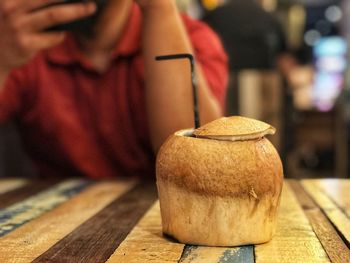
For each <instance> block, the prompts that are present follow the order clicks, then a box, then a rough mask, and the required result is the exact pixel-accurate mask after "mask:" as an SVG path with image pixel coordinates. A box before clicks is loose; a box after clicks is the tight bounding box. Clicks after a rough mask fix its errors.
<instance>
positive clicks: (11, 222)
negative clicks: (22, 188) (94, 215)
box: [0, 179, 91, 237]
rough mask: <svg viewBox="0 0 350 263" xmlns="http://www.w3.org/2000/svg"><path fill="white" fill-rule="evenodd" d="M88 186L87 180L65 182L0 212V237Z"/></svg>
mask: <svg viewBox="0 0 350 263" xmlns="http://www.w3.org/2000/svg"><path fill="white" fill-rule="evenodd" d="M90 184H91V181H87V180H76V179H75V180H67V181H64V182H62V183H59V184H57V185H56V186H54V187H52V188H50V189H48V190H46V191H43V192H41V193H39V194H36V195H34V196H32V197H29V198H27V199H25V200H24V201H22V202H20V203H16V204H14V205H12V206H10V207H7V208H5V209H2V210H0V237H2V236H5V235H6V234H8V233H10V232H12V231H13V230H15V229H17V228H18V227H20V226H22V225H24V224H25V223H27V222H29V221H31V220H33V219H35V218H37V217H39V216H40V215H42V214H44V213H45V212H47V211H49V210H52V209H53V208H55V207H57V206H58V205H60V204H62V203H63V202H65V201H67V200H69V199H70V198H71V197H73V196H74V195H76V194H77V193H79V192H81V191H82V190H84V189H85V188H86V187H87V186H89V185H90Z"/></svg>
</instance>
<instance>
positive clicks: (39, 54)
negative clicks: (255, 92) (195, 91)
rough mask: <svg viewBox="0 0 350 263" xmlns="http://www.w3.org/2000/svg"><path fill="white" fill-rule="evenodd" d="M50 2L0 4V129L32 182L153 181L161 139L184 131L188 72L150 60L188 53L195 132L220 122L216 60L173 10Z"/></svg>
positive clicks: (189, 122) (223, 75)
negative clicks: (17, 138)
mask: <svg viewBox="0 0 350 263" xmlns="http://www.w3.org/2000/svg"><path fill="white" fill-rule="evenodd" d="M53 3H57V1H53V0H31V1H27V0H1V1H0V35H1V36H2V37H1V38H0V123H4V122H6V121H9V120H10V119H12V120H14V121H15V123H16V124H17V127H18V128H19V131H20V134H21V137H22V139H23V142H24V146H25V148H26V150H27V152H28V153H29V155H30V157H31V159H32V160H33V161H34V163H35V164H36V166H37V168H38V172H39V174H40V175H41V176H62V175H64V176H77V175H78V176H81V175H82V176H88V177H90V178H109V177H116V176H144V177H151V176H152V175H153V174H154V160H155V154H156V152H157V151H158V149H159V147H160V146H161V144H162V143H163V142H164V140H165V139H166V138H167V137H168V136H169V135H170V134H172V133H173V132H174V131H176V130H179V129H183V128H188V127H193V113H192V112H193V110H192V109H193V105H192V90H191V76H190V67H189V63H188V61H186V60H185V61H182V60H180V61H174V60H172V61H162V62H156V61H155V59H154V58H155V56H157V55H166V54H176V53H194V55H195V57H196V60H197V62H198V70H197V71H198V72H197V74H198V84H199V101H200V105H199V109H200V117H201V121H202V124H204V123H206V122H209V121H211V120H214V119H216V118H218V117H220V116H221V115H222V108H223V105H224V97H225V86H226V81H227V72H226V71H227V70H226V68H227V59H226V55H225V52H224V50H223V48H222V46H221V44H220V41H219V39H218V38H217V37H216V35H215V34H214V33H213V32H212V31H211V30H210V29H209V28H208V27H206V26H205V25H204V24H203V23H201V22H198V21H194V20H191V19H190V18H188V17H186V16H180V15H179V13H178V11H177V9H176V6H175V1H163V0H135V1H132V0H109V1H106V4H105V5H104V7H102V8H101V9H99V11H98V12H97V13H95V14H94V15H91V14H92V13H94V12H95V10H96V6H95V4H94V3H93V2H90V1H89V2H84V3H73V4H69V5H68V4H63V5H55V4H53ZM52 4H53V5H52ZM87 16H88V17H89V19H90V20H89V22H87V23H85V24H84V25H85V26H83V27H77V28H76V29H75V30H73V31H72V32H70V33H66V32H62V31H48V30H46V29H47V28H51V27H52V26H55V25H58V24H62V23H66V22H71V21H73V20H76V19H78V18H82V17H87Z"/></svg>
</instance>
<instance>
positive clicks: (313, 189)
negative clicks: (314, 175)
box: [301, 180, 350, 246]
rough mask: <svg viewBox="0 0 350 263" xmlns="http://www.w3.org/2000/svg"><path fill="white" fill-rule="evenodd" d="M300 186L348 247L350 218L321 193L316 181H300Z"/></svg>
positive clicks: (349, 243)
mask: <svg viewBox="0 0 350 263" xmlns="http://www.w3.org/2000/svg"><path fill="white" fill-rule="evenodd" d="M301 184H302V186H303V187H304V188H305V190H306V191H307V192H308V194H309V195H310V196H311V197H312V199H313V200H314V201H315V202H316V203H317V205H318V206H319V207H320V208H321V209H322V211H323V212H324V213H325V214H326V216H327V217H328V218H329V220H330V221H331V222H332V223H333V225H334V226H335V227H336V229H337V230H338V232H340V233H341V234H342V236H343V238H344V239H345V242H346V244H347V245H348V246H349V245H350V218H349V217H348V216H347V215H346V214H345V213H344V212H343V211H342V210H341V209H340V208H339V207H338V206H337V204H336V203H335V202H334V201H333V200H332V199H331V198H330V197H329V196H328V195H327V194H326V193H325V192H324V191H323V189H322V188H321V187H320V186H319V185H318V183H317V181H313V180H302V182H301Z"/></svg>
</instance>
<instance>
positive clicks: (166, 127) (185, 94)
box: [138, 0, 222, 152]
mask: <svg viewBox="0 0 350 263" xmlns="http://www.w3.org/2000/svg"><path fill="white" fill-rule="evenodd" d="M138 2H139V4H140V6H141V9H142V13H143V18H144V20H143V43H142V45H143V54H144V60H145V62H144V63H145V76H146V77H145V78H146V105H147V113H148V119H149V126H150V127H149V128H150V134H151V140H152V145H153V148H154V150H155V151H156V152H157V150H158V149H159V147H160V146H161V144H162V143H163V142H164V141H165V139H166V138H167V137H168V136H169V135H171V134H172V133H173V132H175V131H176V130H179V129H184V128H191V127H193V126H194V117H193V116H194V115H193V102H192V98H193V97H192V88H191V75H190V65H189V62H188V61H187V60H170V61H161V62H157V61H155V56H158V55H168V54H177V53H193V50H192V46H191V43H190V41H189V37H188V36H187V33H186V30H185V28H184V25H183V22H182V20H181V17H180V15H179V13H178V12H177V9H176V6H175V1H172V0H166V1H164V0H146V1H138ZM197 76H198V93H199V111H200V119H201V124H204V123H207V122H209V121H212V120H214V119H216V118H218V117H220V116H221V115H222V110H221V108H220V105H219V103H218V101H217V99H216V98H215V97H214V96H213V95H212V93H211V91H210V89H209V87H208V85H207V82H206V80H205V78H204V76H203V75H202V72H201V70H200V68H198V69H197Z"/></svg>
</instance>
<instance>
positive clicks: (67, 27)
mask: <svg viewBox="0 0 350 263" xmlns="http://www.w3.org/2000/svg"><path fill="white" fill-rule="evenodd" d="M90 1H94V2H95V3H96V7H97V10H96V12H95V13H94V14H93V15H91V16H88V17H84V18H81V19H78V20H75V21H72V22H69V23H65V24H60V25H55V26H52V27H50V28H47V29H46V31H77V30H84V29H86V28H88V27H89V26H91V25H92V24H93V23H94V21H95V20H96V17H97V14H98V13H99V12H100V11H101V9H102V8H103V6H104V5H105V3H106V2H107V0H62V1H61V2H58V3H54V4H50V5H48V6H45V7H44V8H46V7H51V6H56V5H68V4H75V3H84V2H90Z"/></svg>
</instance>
